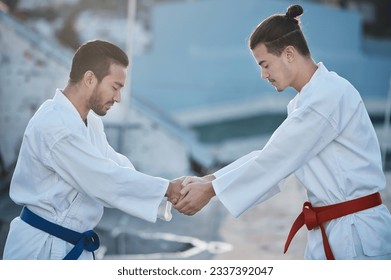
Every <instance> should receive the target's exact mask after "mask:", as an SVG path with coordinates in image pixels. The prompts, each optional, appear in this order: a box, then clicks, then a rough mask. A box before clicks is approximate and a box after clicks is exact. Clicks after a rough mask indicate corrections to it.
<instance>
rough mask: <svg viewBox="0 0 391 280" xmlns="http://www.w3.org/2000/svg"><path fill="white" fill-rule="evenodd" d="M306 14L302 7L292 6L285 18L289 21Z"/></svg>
mask: <svg viewBox="0 0 391 280" xmlns="http://www.w3.org/2000/svg"><path fill="white" fill-rule="evenodd" d="M303 13H304V10H303V8H302V7H301V6H300V5H291V6H289V7H288V9H287V11H286V13H285V16H286V17H287V18H289V19H294V18H296V17H298V16H300V15H302V14H303Z"/></svg>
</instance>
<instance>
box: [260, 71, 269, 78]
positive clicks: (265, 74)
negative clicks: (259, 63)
mask: <svg viewBox="0 0 391 280" xmlns="http://www.w3.org/2000/svg"><path fill="white" fill-rule="evenodd" d="M261 78H262V79H264V80H266V79H267V78H269V73H267V71H266V70H265V69H261Z"/></svg>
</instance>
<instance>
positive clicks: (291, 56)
mask: <svg viewBox="0 0 391 280" xmlns="http://www.w3.org/2000/svg"><path fill="white" fill-rule="evenodd" d="M284 55H285V56H286V59H287V60H288V62H293V61H294V60H295V57H296V49H295V48H294V47H293V46H287V47H286V48H285V50H284Z"/></svg>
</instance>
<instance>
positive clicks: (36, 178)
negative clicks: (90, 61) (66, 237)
mask: <svg viewBox="0 0 391 280" xmlns="http://www.w3.org/2000/svg"><path fill="white" fill-rule="evenodd" d="M87 123H88V125H87V126H86V125H85V124H84V122H83V121H82V119H81V117H80V115H79V113H78V111H77V110H76V108H75V107H74V106H73V104H72V103H71V102H70V101H69V100H68V99H67V97H66V96H65V95H64V94H63V93H62V92H61V91H60V90H57V91H56V94H55V96H54V98H53V99H52V100H48V101H46V102H44V103H43V105H42V106H41V107H40V108H39V110H38V111H37V112H36V114H35V115H34V116H33V118H32V119H31V120H30V122H29V124H28V126H27V128H26V131H25V134H24V138H23V143H22V146H21V149H20V153H19V158H18V161H17V165H16V168H15V172H14V175H13V178H12V181H11V186H10V197H11V198H12V200H13V201H14V202H15V203H17V204H20V205H26V206H27V207H28V208H29V209H30V210H31V211H33V212H34V213H35V214H38V215H39V216H41V217H43V218H45V219H46V220H49V221H51V222H54V223H57V224H59V225H61V226H63V227H66V228H69V229H72V230H74V231H78V232H84V231H87V230H90V229H93V228H94V227H95V226H96V225H97V224H98V222H99V221H100V219H101V217H102V215H103V209H104V207H111V208H118V209H120V210H122V211H123V212H125V213H128V214H130V215H133V216H136V217H139V218H142V219H145V220H147V221H150V222H155V221H156V218H157V215H158V209H159V205H160V204H161V203H167V202H165V200H164V195H165V193H166V191H167V187H168V184H169V181H168V180H166V179H163V178H158V177H152V176H148V175H146V174H143V173H140V172H138V171H136V170H135V169H134V167H133V165H132V163H131V162H130V161H129V160H128V159H127V158H126V157H125V156H123V155H121V154H119V153H117V152H115V151H114V150H113V148H112V147H111V146H110V145H109V144H108V142H107V140H106V135H105V133H104V130H103V124H102V121H101V119H100V118H99V117H98V116H96V115H95V114H94V113H92V112H91V113H89V114H88V117H87ZM72 248H73V245H72V244H70V243H67V242H65V241H63V240H61V239H58V238H56V237H53V236H51V235H49V234H48V233H46V232H44V231H41V230H39V229H36V228H34V227H32V226H30V225H28V224H27V223H25V222H24V221H22V220H21V219H20V218H19V217H17V218H15V219H14V220H13V221H12V222H11V225H10V231H9V234H8V237H7V241H6V245H5V249H4V255H3V257H4V259H62V258H64V257H65V255H66V254H67V253H68V252H69V251H70V250H71V249H72ZM79 259H92V253H91V252H87V251H83V253H82V255H81V256H80V258H79Z"/></svg>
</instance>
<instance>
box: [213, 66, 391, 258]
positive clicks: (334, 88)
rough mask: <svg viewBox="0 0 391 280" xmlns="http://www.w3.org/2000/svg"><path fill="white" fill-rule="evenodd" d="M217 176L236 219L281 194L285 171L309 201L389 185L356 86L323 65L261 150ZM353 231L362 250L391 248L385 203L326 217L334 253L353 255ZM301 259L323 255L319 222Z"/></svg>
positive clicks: (373, 252)
mask: <svg viewBox="0 0 391 280" xmlns="http://www.w3.org/2000/svg"><path fill="white" fill-rule="evenodd" d="M214 175H215V177H216V179H215V180H214V181H213V187H214V189H215V192H216V195H217V197H218V198H219V199H220V201H221V202H222V203H223V204H224V206H225V207H226V208H227V209H228V210H229V211H230V213H232V215H233V216H235V217H238V216H240V215H241V214H242V213H243V212H245V211H246V210H248V209H249V208H251V207H253V206H255V205H257V204H258V203H260V202H262V201H265V200H267V199H268V198H270V197H272V196H273V195H275V194H277V193H278V192H280V191H281V189H280V186H279V184H281V183H282V182H283V180H284V179H285V178H287V177H288V176H290V175H294V176H295V177H296V178H297V179H298V180H299V181H300V183H301V184H302V185H303V186H304V187H305V188H306V191H307V194H308V200H309V202H311V203H312V205H313V206H325V205H330V204H336V203H340V202H344V201H346V200H351V199H355V198H358V197H362V196H366V195H369V194H372V193H375V192H379V191H381V190H383V189H384V188H385V186H386V184H385V176H384V173H383V171H382V162H381V156H380V148H379V143H378V140H377V136H376V133H375V130H374V128H373V125H372V123H371V120H370V118H369V116H368V113H367V111H366V108H365V106H364V103H363V101H362V99H361V97H360V95H359V93H358V91H357V90H356V89H355V88H354V87H353V86H352V85H351V84H350V83H349V82H348V81H347V80H345V79H344V78H342V77H340V76H338V75H337V74H336V73H334V72H330V71H328V70H327V69H326V67H325V66H324V65H323V64H322V63H319V64H318V69H317V71H316V72H315V73H314V75H313V76H312V78H311V79H310V81H309V82H308V83H307V84H306V85H305V86H304V87H303V88H302V90H301V92H300V93H298V94H297V95H296V96H295V97H294V98H293V99H292V100H291V101H290V103H289V104H288V116H287V118H286V119H285V121H284V122H283V123H282V124H281V125H280V126H279V127H278V129H277V130H276V131H275V132H274V133H273V135H272V136H271V138H270V139H269V141H268V142H267V144H266V145H265V146H264V147H263V149H262V150H259V151H254V152H252V153H250V154H248V155H246V156H244V157H243V158H240V159H238V160H237V161H235V162H233V163H232V164H230V165H228V166H226V167H225V168H223V169H221V170H219V171H217V172H216V173H215V174H214ZM286 211H289V209H286ZM298 214H299V213H298ZM259 219H262V217H259ZM254 222H256V221H254ZM292 223H293V221H292ZM302 230H303V229H302ZM353 230H357V233H358V236H359V238H360V241H361V245H362V248H363V252H364V254H365V255H367V256H379V255H386V254H390V253H391V215H390V212H389V210H388V209H387V208H386V207H385V205H380V206H377V207H374V208H372V209H367V210H364V211H361V212H358V213H354V214H351V215H347V216H344V217H341V218H339V219H334V220H332V221H330V222H328V223H327V225H326V233H327V236H328V239H329V242H330V245H331V249H332V251H333V253H334V256H335V258H336V259H353V258H354V257H355V256H356V252H355V244H354V242H355V241H354V240H353V235H354V233H353ZM288 231H289V230H288ZM288 231H287V235H288ZM259 234H262V232H260V233H259ZM293 242H294V240H293ZM305 258H306V259H325V258H326V257H325V253H324V249H323V244H322V236H321V231H320V229H319V228H315V229H313V230H311V231H309V232H308V242H307V248H306V253H305Z"/></svg>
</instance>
